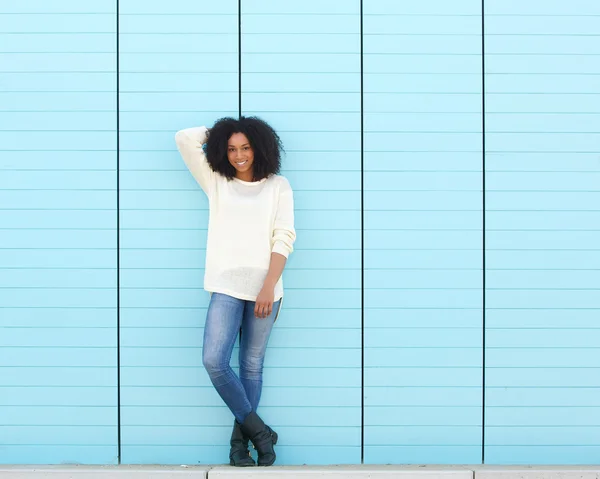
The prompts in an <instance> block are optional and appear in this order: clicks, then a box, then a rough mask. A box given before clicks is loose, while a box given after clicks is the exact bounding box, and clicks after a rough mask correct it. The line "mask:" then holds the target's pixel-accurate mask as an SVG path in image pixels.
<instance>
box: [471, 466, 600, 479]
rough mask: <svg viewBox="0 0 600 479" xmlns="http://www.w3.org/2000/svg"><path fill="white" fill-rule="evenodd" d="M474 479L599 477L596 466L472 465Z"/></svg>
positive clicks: (587, 478)
mask: <svg viewBox="0 0 600 479" xmlns="http://www.w3.org/2000/svg"><path fill="white" fill-rule="evenodd" d="M473 471H474V474H475V478H476V479H600V465H598V466H491V465H490V466H485V465H484V466H473Z"/></svg>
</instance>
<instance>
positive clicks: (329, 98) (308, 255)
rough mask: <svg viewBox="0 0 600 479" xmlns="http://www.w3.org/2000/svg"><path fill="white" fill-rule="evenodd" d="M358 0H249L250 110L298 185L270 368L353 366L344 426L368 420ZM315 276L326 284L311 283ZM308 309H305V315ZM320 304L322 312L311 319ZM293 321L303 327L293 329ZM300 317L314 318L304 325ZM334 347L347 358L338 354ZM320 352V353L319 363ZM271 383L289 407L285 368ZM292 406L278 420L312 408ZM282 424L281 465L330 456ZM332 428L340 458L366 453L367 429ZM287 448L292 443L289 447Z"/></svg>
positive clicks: (246, 104)
mask: <svg viewBox="0 0 600 479" xmlns="http://www.w3.org/2000/svg"><path fill="white" fill-rule="evenodd" d="M359 7H360V5H359V2H358V1H352V2H342V3H340V2H337V1H330V0H326V1H324V2H322V1H315V0H310V1H308V2H303V3H301V4H286V3H285V2H283V3H282V2H274V1H267V2H262V1H261V2H257V1H248V2H243V3H242V110H243V112H244V113H246V114H254V115H258V116H261V117H263V118H265V119H266V120H267V121H269V122H270V123H271V124H272V125H273V126H274V127H275V128H276V129H277V130H278V132H279V133H280V135H281V138H282V140H283V143H284V146H285V148H286V151H287V155H286V158H285V160H284V174H285V175H286V176H287V178H288V179H289V180H290V182H291V184H292V187H293V188H294V199H295V208H296V227H297V231H298V240H297V244H296V250H295V252H294V254H293V255H292V257H290V261H289V265H288V269H287V273H286V276H285V280H284V281H285V285H286V288H287V291H288V292H287V293H286V299H285V301H284V312H283V313H282V318H281V319H280V321H281V326H280V325H279V324H278V326H277V328H276V330H275V331H274V333H273V337H272V339H271V340H270V342H269V344H270V348H274V349H273V351H272V352H269V353H268V355H267V356H268V357H270V358H272V359H271V360H272V361H273V362H272V363H271V364H273V365H279V363H278V362H276V360H279V361H281V360H283V361H284V362H285V363H286V364H290V363H291V364H297V365H298V367H299V368H300V369H298V370H295V371H297V372H294V375H293V376H292V377H291V378H290V379H289V385H290V386H294V387H302V384H305V382H304V379H303V378H304V376H305V375H308V376H309V377H311V376H316V377H317V378H318V377H320V376H321V375H322V374H323V372H325V371H328V370H330V369H331V368H332V367H333V365H336V367H338V368H343V369H344V370H345V371H348V372H347V373H345V374H343V375H342V374H340V378H343V377H347V378H348V381H349V382H348V383H347V384H345V385H346V386H349V387H350V386H353V389H352V391H354V392H353V394H352V395H350V396H349V398H348V399H347V400H346V399H345V400H343V402H340V403H339V404H340V405H345V406H348V408H347V410H346V412H345V414H346V416H345V417H346V424H344V425H345V426H356V425H358V424H360V415H361V412H360V382H361V378H360V376H359V375H356V371H357V370H356V369H355V365H356V364H357V363H358V364H360V357H358V356H360V345H361V335H360V329H355V328H360V308H361V294H360V267H361V262H360V250H361V234H360V227H361V216H360V208H361V203H360V201H361V195H360V188H361V174H360V168H361V155H360V149H361V135H360V128H361V123H360V36H359V28H360V17H359ZM342 230H343V231H342ZM328 235H330V236H328ZM334 235H335V236H334ZM340 235H341V236H343V237H340ZM333 237H335V238H336V239H335V240H334V239H333ZM317 270H318V271H317ZM321 272H322V273H323V275H322V276H321ZM319 276H320V278H319V279H316V278H317V277H319ZM342 276H345V277H346V279H342ZM348 279H350V282H349V281H348ZM315 281H317V282H318V283H319V289H313V288H314V285H315V284H316V283H315ZM311 283H312V286H310V284H311ZM304 288H307V289H304ZM308 288H310V289H308ZM314 308H317V309H314ZM321 308H327V311H328V312H327V313H325V311H326V310H325V309H321ZM301 311H305V312H306V318H305V319H304V320H303V319H302V318H301V316H300V314H301ZM313 311H314V312H315V314H316V315H317V317H316V318H312V317H311V315H312V313H313ZM288 314H289V318H288V316H287V315H288ZM344 317H345V318H346V320H345V321H344V320H343V319H342V318H344ZM317 318H321V321H322V323H321V325H320V326H319V325H318V322H319V319H317ZM338 318H339V319H338ZM288 320H289V321H290V322H292V324H296V325H298V326H296V327H298V328H299V329H292V328H291V327H290V328H289V329H285V328H286V323H287V322H288ZM278 321H279V320H278ZM301 322H307V323H308V324H306V325H302V326H300V323H301ZM325 327H327V329H324V328H325ZM346 328H352V329H346ZM287 333H289V336H287ZM303 334H306V335H307V336H306V341H303V340H302V337H303ZM287 338H289V340H288V339H287ZM278 347H285V348H287V349H286V352H285V355H290V357H289V359H283V356H284V354H283V351H282V354H281V355H278V350H277V348H278ZM303 349H304V353H302V350H303ZM331 351H339V352H342V353H343V356H341V357H334V356H332V355H331V353H330V352H331ZM302 354H304V356H305V358H306V359H305V361H302V362H299V363H297V362H296V359H295V358H297V357H299V356H300V355H302ZM275 355H277V356H275ZM315 355H316V356H317V357H320V358H321V360H320V361H313V359H314V358H312V356H315ZM274 356H275V359H273V357H274ZM308 356H311V359H310V361H309V362H306V360H308ZM267 361H268V362H269V361H270V360H269V359H267ZM340 378H337V379H335V380H331V381H329V384H328V383H327V381H324V382H317V383H315V385H314V387H313V388H312V390H311V391H310V392H309V394H308V395H307V396H306V401H308V403H310V402H311V396H312V394H315V395H318V396H320V397H322V398H323V399H325V400H328V398H329V393H328V390H329V388H330V387H331V386H332V385H334V384H338V383H339V380H340ZM317 381H318V380H317ZM265 384H266V385H268V386H269V387H268V389H267V391H266V392H265V395H264V399H263V401H266V403H265V404H268V401H269V400H270V397H271V396H270V395H269V392H270V391H272V392H273V397H275V396H277V400H278V404H285V403H284V402H283V401H282V402H279V401H280V400H281V399H280V394H283V395H284V396H283V397H285V389H283V388H282V386H283V384H281V385H278V378H277V376H266V377H265ZM336 394H342V392H341V390H338V392H336ZM301 396H303V397H304V396H305V393H304V392H302V394H301ZM315 405H316V406H319V407H318V408H316V410H318V411H319V413H318V414H319V415H321V414H322V415H325V416H326V415H327V414H328V412H327V411H328V402H320V403H317V404H315ZM292 406H293V407H291V408H290V407H286V408H284V409H282V410H281V412H280V415H281V418H282V419H281V420H282V421H283V422H282V424H289V420H286V419H285V418H286V417H288V416H290V417H291V416H293V415H295V414H298V415H299V416H301V415H303V414H305V412H304V411H303V410H296V409H295V404H294V402H292ZM261 408H262V404H261ZM265 414H268V412H265ZM290 420H291V419H290ZM328 429H329V428H328ZM286 431H287V429H284V430H283V432H284V433H285V434H286V436H281V437H282V438H283V440H282V441H281V448H282V450H283V451H284V454H283V455H282V456H281V460H279V459H278V462H279V463H283V464H298V463H300V464H302V463H309V464H310V463H315V464H318V463H321V462H323V460H324V457H316V456H313V455H309V456H306V457H305V456H303V455H302V454H303V453H304V447H307V446H309V441H308V440H307V438H302V437H300V436H296V435H295V433H293V432H292V430H290V432H286ZM331 432H332V434H329V433H328V432H326V431H325V430H323V431H322V432H321V430H320V432H318V436H319V444H322V445H323V446H324V450H329V449H331V450H332V451H336V450H338V448H340V447H345V448H344V449H343V453H341V452H335V453H334V454H335V456H336V457H337V460H339V461H340V462H341V463H348V462H354V463H356V462H360V434H357V433H360V429H356V428H354V427H346V428H344V429H340V432H341V435H340V436H337V435H336V434H334V433H335V428H331ZM291 445H296V447H295V448H294V449H293V450H290V451H289V452H288V453H287V454H286V452H285V451H286V449H285V448H286V447H288V446H291ZM278 450H279V449H278ZM278 454H279V453H278ZM326 462H331V459H327V460H326Z"/></svg>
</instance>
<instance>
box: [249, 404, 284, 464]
mask: <svg viewBox="0 0 600 479" xmlns="http://www.w3.org/2000/svg"><path fill="white" fill-rule="evenodd" d="M242 432H243V433H244V434H246V435H247V436H248V437H249V438H250V440H251V441H252V444H254V448H255V449H256V451H257V452H258V465H259V466H271V465H272V464H273V463H274V462H275V458H276V456H275V450H274V449H273V446H274V445H275V444H277V433H276V432H275V431H273V430H272V429H271V428H270V427H269V426H267V425H265V423H264V422H263V421H262V419H261V418H260V417H258V414H256V413H255V412H251V413H250V414H249V415H248V417H247V418H246V419H245V420H244V422H243V423H242Z"/></svg>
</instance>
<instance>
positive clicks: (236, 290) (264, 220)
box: [175, 127, 296, 301]
mask: <svg viewBox="0 0 600 479" xmlns="http://www.w3.org/2000/svg"><path fill="white" fill-rule="evenodd" d="M206 132H207V129H206V128H205V127H197V128H188V129H185V130H181V131H179V132H177V134H176V135H175V141H176V142H177V148H178V149H179V152H180V153H181V156H182V157H183V160H184V161H185V163H186V165H187V167H188V169H189V170H190V172H191V173H192V175H193V176H194V178H195V179H196V181H197V182H198V184H199V185H200V186H201V188H202V189H203V190H204V192H205V193H206V195H207V196H208V200H209V209H210V216H209V221H208V240H207V245H206V269H205V272H204V289H205V290H206V291H209V292H213V293H223V294H227V295H229V296H233V297H235V298H239V299H245V300H248V301H255V300H256V297H257V296H258V293H259V292H260V290H261V289H262V286H263V283H264V281H265V278H266V276H267V272H268V270H269V264H270V261H271V253H279V254H282V255H283V256H285V257H286V258H287V257H288V255H289V254H290V253H291V252H292V250H293V244H294V241H295V240H296V232H295V229H294V199H293V193H292V188H291V187H290V184H289V182H288V180H287V179H286V178H284V177H283V176H279V175H272V176H270V177H268V178H266V179H263V180H261V181H256V182H247V181H242V180H239V179H237V178H234V179H233V180H228V179H227V178H225V177H224V176H222V175H220V174H219V173H216V172H214V171H213V170H212V169H211V168H210V166H209V164H208V162H207V160H206V155H205V154H204V151H203V149H202V145H203V143H204V142H205V141H206ZM282 296H283V281H282V279H281V278H280V279H279V281H278V282H277V285H276V286H275V301H277V300H278V299H281V297H282Z"/></svg>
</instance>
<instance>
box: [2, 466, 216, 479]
mask: <svg viewBox="0 0 600 479" xmlns="http://www.w3.org/2000/svg"><path fill="white" fill-rule="evenodd" d="M209 469H210V466H189V467H187V466H186V467H181V466H2V465H0V479H40V478H48V479H110V478H112V477H118V478H122V479H125V478H129V477H131V478H132V479H146V478H147V479H183V478H184V477H185V478H186V479H187V478H189V479H207V475H208V470H209Z"/></svg>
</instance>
